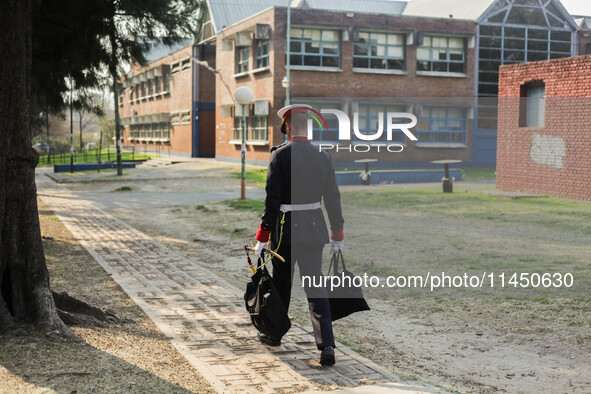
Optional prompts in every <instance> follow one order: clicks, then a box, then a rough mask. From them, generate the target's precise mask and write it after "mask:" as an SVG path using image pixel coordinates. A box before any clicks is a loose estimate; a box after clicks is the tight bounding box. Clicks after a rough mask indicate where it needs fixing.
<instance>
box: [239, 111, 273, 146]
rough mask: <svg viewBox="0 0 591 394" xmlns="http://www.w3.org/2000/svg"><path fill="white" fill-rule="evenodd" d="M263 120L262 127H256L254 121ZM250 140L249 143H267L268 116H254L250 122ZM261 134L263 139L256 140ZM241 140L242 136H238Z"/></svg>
mask: <svg viewBox="0 0 591 394" xmlns="http://www.w3.org/2000/svg"><path fill="white" fill-rule="evenodd" d="M259 120H263V121H264V122H263V123H264V124H263V125H256V121H259ZM250 123H251V125H250V133H249V134H250V137H251V138H250V139H249V141H257V142H268V141H269V115H254V116H251V121H250ZM260 133H262V134H263V135H264V138H257V137H258V134H260ZM240 138H242V136H240Z"/></svg>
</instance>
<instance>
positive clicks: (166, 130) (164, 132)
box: [160, 123, 170, 141]
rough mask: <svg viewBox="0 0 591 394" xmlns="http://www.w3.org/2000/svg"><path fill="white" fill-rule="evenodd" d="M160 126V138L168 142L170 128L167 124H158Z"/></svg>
mask: <svg viewBox="0 0 591 394" xmlns="http://www.w3.org/2000/svg"><path fill="white" fill-rule="evenodd" d="M160 125H161V130H162V134H161V138H162V139H163V140H165V141H168V140H169V139H170V126H169V125H168V123H160Z"/></svg>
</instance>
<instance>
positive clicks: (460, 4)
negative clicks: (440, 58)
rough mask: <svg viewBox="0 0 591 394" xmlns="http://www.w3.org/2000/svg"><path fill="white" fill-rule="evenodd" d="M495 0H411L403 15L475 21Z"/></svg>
mask: <svg viewBox="0 0 591 394" xmlns="http://www.w3.org/2000/svg"><path fill="white" fill-rule="evenodd" d="M494 2H495V0H411V1H409V2H408V4H407V5H406V8H405V9H404V12H403V14H404V15H408V16H422V17H428V18H449V17H450V15H453V19H465V20H471V21H476V20H478V18H480V17H481V16H482V14H484V12H485V11H486V10H487V9H488V8H489V7H490V6H491V5H492V3H494Z"/></svg>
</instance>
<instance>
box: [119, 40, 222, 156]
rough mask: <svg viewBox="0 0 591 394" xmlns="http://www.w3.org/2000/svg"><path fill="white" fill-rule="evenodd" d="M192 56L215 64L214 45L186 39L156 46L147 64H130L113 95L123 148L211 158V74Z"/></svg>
mask: <svg viewBox="0 0 591 394" xmlns="http://www.w3.org/2000/svg"><path fill="white" fill-rule="evenodd" d="M171 50H172V52H171ZM195 55H198V56H199V57H200V58H203V59H208V60H209V61H210V63H211V64H212V65H213V66H215V48H214V47H212V46H208V45H201V46H192V45H187V42H184V43H181V44H179V45H177V47H176V48H168V47H163V46H158V47H156V48H154V50H152V52H151V53H150V54H149V57H150V58H149V60H151V61H150V62H149V64H148V65H147V66H145V67H140V66H139V65H137V64H135V65H133V66H132V68H131V71H130V72H129V73H128V74H127V75H126V77H125V78H124V79H123V87H124V88H123V89H122V91H121V95H120V97H119V107H120V108H119V110H120V117H121V121H122V122H121V123H122V125H123V133H122V136H123V146H124V147H135V148H140V149H146V150H151V151H171V152H174V153H176V154H182V155H187V156H192V157H214V156H215V134H214V130H215V124H214V122H215V118H214V109H215V90H214V89H215V88H214V86H215V82H214V79H215V76H214V74H213V73H203V72H202V71H201V69H200V68H199V67H195V63H194V62H193V61H191V57H192V56H195Z"/></svg>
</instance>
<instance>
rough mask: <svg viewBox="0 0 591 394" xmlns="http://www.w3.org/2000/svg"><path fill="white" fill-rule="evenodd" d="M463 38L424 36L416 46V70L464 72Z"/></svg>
mask: <svg viewBox="0 0 591 394" xmlns="http://www.w3.org/2000/svg"><path fill="white" fill-rule="evenodd" d="M464 62H465V54H464V39H463V38H452V37H435V36H425V37H424V38H423V44H422V45H420V46H419V47H418V48H417V71H433V72H445V73H463V72H464Z"/></svg>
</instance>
